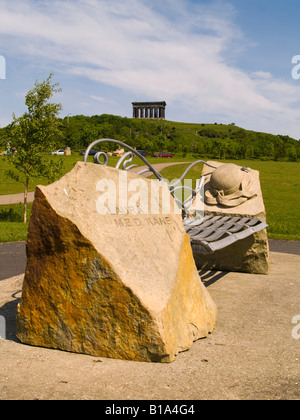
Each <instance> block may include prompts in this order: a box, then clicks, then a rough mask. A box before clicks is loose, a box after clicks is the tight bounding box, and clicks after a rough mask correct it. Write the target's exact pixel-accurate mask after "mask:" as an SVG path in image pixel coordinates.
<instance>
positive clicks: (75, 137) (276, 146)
mask: <svg viewBox="0 0 300 420" xmlns="http://www.w3.org/2000/svg"><path fill="white" fill-rule="evenodd" d="M58 128H59V130H60V131H61V134H62V135H61V137H60V138H59V141H58V143H57V147H58V148H60V147H61V148H63V147H65V146H69V147H71V149H73V150H78V151H79V150H81V149H82V150H84V149H85V148H86V147H87V146H88V145H89V144H90V143H92V142H93V141H94V140H97V139H101V138H111V139H116V140H120V141H122V142H124V143H127V144H128V145H129V146H132V147H135V148H136V149H137V150H140V149H142V150H145V151H146V152H147V153H148V154H152V153H155V152H159V151H167V152H170V153H173V154H175V155H177V156H181V157H184V156H186V155H189V156H192V157H195V158H209V159H264V160H287V161H298V160H299V159H300V141H297V140H295V139H292V138H290V137H289V136H282V135H273V134H268V133H260V132H254V131H249V130H245V129H243V128H239V127H236V126H235V124H234V123H232V124H230V125H224V124H217V123H215V124H187V123H178V122H171V121H164V120H140V119H132V118H126V117H119V116H115V115H108V114H103V115H94V116H90V117H88V116H84V115H77V116H68V117H65V118H64V119H60V118H59V119H58ZM8 141H9V142H10V143H11V145H13V142H14V140H13V138H12V137H11V127H10V125H9V126H7V127H5V128H2V129H0V146H1V150H4V149H5V147H6V144H7V142H8ZM114 147H115V146H113V145H108V144H107V146H106V148H107V149H106V150H104V151H110V150H111V149H112V148H114ZM104 149H105V145H104ZM47 152H48V151H47Z"/></svg>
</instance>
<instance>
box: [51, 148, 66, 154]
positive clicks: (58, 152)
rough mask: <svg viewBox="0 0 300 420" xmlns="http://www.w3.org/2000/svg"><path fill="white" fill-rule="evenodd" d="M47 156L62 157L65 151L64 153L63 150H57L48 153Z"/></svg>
mask: <svg viewBox="0 0 300 420" xmlns="http://www.w3.org/2000/svg"><path fill="white" fill-rule="evenodd" d="M49 154H50V155H64V154H65V151H64V149H58V150H56V151H55V152H50V153H49Z"/></svg>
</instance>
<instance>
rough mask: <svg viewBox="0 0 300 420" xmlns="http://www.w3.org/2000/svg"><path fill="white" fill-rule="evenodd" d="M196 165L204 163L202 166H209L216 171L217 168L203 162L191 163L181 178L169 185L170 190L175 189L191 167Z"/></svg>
mask: <svg viewBox="0 0 300 420" xmlns="http://www.w3.org/2000/svg"><path fill="white" fill-rule="evenodd" d="M198 163H204V165H207V166H210V167H211V168H214V169H217V168H218V167H217V166H214V165H211V164H210V163H207V162H205V160H197V161H196V162H193V163H192V164H191V165H190V166H189V167H188V168H187V169H186V170H185V171H184V172H183V174H182V175H181V177H180V178H179V179H178V180H177V181H176V182H175V183H174V184H172V185H170V188H172V187H175V185H177V184H179V183H180V182H181V181H182V180H183V178H184V177H185V176H186V174H187V173H188V172H189V171H190V170H191V169H192V167H193V166H195V165H197V164H198Z"/></svg>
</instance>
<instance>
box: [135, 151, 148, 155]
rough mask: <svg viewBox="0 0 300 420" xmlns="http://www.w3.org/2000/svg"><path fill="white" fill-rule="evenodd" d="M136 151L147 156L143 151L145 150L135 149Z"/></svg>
mask: <svg viewBox="0 0 300 420" xmlns="http://www.w3.org/2000/svg"><path fill="white" fill-rule="evenodd" d="M137 152H138V153H139V154H140V155H142V156H147V153H146V152H145V150H137Z"/></svg>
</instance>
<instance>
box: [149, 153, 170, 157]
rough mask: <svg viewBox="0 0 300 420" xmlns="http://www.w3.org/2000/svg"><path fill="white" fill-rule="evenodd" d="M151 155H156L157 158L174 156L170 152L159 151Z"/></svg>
mask: <svg viewBox="0 0 300 420" xmlns="http://www.w3.org/2000/svg"><path fill="white" fill-rule="evenodd" d="M152 157H158V158H172V157H174V156H173V155H172V153H165V152H160V153H156V154H155V155H152Z"/></svg>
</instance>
